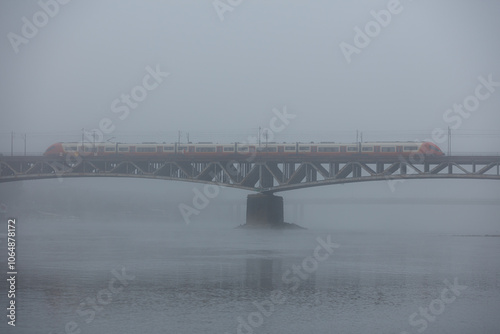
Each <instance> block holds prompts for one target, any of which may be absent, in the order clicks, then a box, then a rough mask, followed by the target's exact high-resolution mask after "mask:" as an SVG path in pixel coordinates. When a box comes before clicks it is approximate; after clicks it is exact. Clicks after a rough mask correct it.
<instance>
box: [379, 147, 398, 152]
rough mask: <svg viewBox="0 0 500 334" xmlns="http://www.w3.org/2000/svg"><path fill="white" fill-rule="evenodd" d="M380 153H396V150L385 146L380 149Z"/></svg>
mask: <svg viewBox="0 0 500 334" xmlns="http://www.w3.org/2000/svg"><path fill="white" fill-rule="evenodd" d="M381 151H382V152H396V148H395V147H394V146H386V147H381Z"/></svg>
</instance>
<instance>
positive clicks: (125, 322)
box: [0, 218, 500, 334]
mask: <svg viewBox="0 0 500 334" xmlns="http://www.w3.org/2000/svg"><path fill="white" fill-rule="evenodd" d="M234 225H235V224H232V223H231V222H227V223H221V222H219V223H210V222H207V223H206V224H196V225H190V226H186V225H184V224H181V223H178V224H166V223H165V222H158V221H150V220H146V219H145V220H143V221H140V220H137V221H133V222H123V221H107V220H104V219H101V220H89V219H87V220H83V219H61V218H57V219H31V218H26V219H22V220H20V221H19V223H18V268H19V274H18V293H17V295H16V302H17V305H18V308H17V326H16V328H15V329H14V328H12V327H10V326H7V324H6V322H7V321H6V320H5V315H4V316H3V319H4V320H3V321H2V323H1V324H0V331H1V332H2V333H6V332H8V333H11V332H12V333H110V334H111V333H142V334H146V333H190V334H195V333H403V332H405V331H406V332H408V333H420V332H425V333H492V334H494V333H495V334H498V333H500V317H499V310H500V259H499V254H500V238H499V237H492V236H488V237H485V236H483V235H479V236H470V235H461V234H460V233H455V232H456V231H452V230H450V231H440V232H439V233H437V232H435V233H430V232H422V233H415V232H387V231H382V230H372V231H367V232H359V231H355V230H352V229H346V228H344V229H341V228H336V227H335V226H332V227H331V228H330V229H308V230H304V231H270V232H261V231H248V230H241V229H234ZM4 227H5V226H4ZM2 229H3V228H2ZM5 229H6V227H5ZM2 232H3V231H2ZM318 238H320V239H321V240H323V243H325V242H326V243H327V242H328V238H330V239H331V241H332V242H334V243H336V244H338V245H339V247H338V248H335V249H329V251H330V252H331V253H330V252H328V249H325V248H324V247H322V246H321V245H322V242H320V241H318ZM2 244H3V245H4V246H5V234H2ZM318 247H319V248H318ZM2 248H4V247H2ZM315 250H316V253H315ZM315 254H316V256H317V257H316V258H315ZM0 265H1V267H2V268H6V257H5V256H2V257H1V258H0ZM445 280H447V282H449V284H448V285H447V284H446V283H445V282H444V281H445ZM449 285H451V286H453V285H455V286H457V285H458V287H455V292H452V290H446V291H443V290H445V289H446V288H447V286H448V287H449ZM1 289H2V291H7V286H6V283H5V282H2V283H1ZM4 295H5V294H4V293H3V292H2V298H3V300H4V302H3V304H4V305H6V303H7V298H6V296H4ZM4 312H5V311H4ZM410 318H411V319H410Z"/></svg>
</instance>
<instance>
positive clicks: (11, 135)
mask: <svg viewBox="0 0 500 334" xmlns="http://www.w3.org/2000/svg"><path fill="white" fill-rule="evenodd" d="M10 155H11V156H13V155H14V131H11V133H10Z"/></svg>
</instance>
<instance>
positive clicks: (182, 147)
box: [177, 146, 187, 151]
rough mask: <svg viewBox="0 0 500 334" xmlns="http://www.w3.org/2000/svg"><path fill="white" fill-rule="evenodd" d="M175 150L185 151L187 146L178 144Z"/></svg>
mask: <svg viewBox="0 0 500 334" xmlns="http://www.w3.org/2000/svg"><path fill="white" fill-rule="evenodd" d="M177 151H187V147H186V146H179V147H177Z"/></svg>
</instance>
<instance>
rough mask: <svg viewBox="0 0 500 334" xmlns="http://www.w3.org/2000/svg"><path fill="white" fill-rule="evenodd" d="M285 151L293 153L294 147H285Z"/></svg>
mask: <svg viewBox="0 0 500 334" xmlns="http://www.w3.org/2000/svg"><path fill="white" fill-rule="evenodd" d="M285 151H295V146H285Z"/></svg>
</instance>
